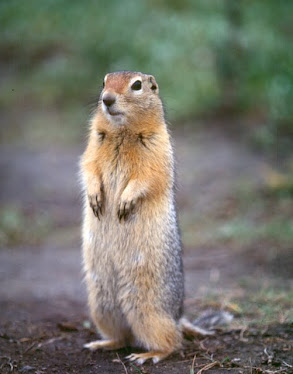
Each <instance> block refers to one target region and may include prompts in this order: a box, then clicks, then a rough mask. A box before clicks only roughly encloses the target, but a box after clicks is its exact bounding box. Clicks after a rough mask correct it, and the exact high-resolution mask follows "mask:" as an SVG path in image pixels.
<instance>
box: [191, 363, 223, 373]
mask: <svg viewBox="0 0 293 374" xmlns="http://www.w3.org/2000/svg"><path fill="white" fill-rule="evenodd" d="M217 365H220V363H219V361H214V362H211V363H210V364H207V365H205V366H204V367H203V368H201V369H200V370H199V371H198V372H197V373H196V374H202V372H203V371H207V370H209V369H211V368H213V367H214V366H217Z"/></svg>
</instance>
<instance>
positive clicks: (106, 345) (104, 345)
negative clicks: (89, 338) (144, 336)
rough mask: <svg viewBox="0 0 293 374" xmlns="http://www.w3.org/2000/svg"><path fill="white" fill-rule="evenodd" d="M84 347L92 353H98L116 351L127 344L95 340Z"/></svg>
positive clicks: (116, 341)
mask: <svg viewBox="0 0 293 374" xmlns="http://www.w3.org/2000/svg"><path fill="white" fill-rule="evenodd" d="M83 347H84V348H86V349H89V350H90V351H96V350H97V349H105V350H115V349H120V348H123V347H125V343H124V342H122V341H119V340H95V341H93V342H90V343H87V344H84V346H83Z"/></svg>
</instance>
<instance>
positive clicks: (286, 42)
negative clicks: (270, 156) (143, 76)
mask: <svg viewBox="0 0 293 374" xmlns="http://www.w3.org/2000/svg"><path fill="white" fill-rule="evenodd" d="M292 7H293V4H292V2H291V1H288V0H287V1H282V2H275V1H273V0H269V1H267V2H266V3H265V4H264V3H263V2H262V1H259V0H258V1H254V2H253V4H249V6H247V4H246V3H245V2H241V1H240V2H234V1H228V0H218V1H216V2H213V3H210V2H207V1H203V0H184V1H178V0H171V1H169V2H165V1H147V0H142V1H135V0H128V1H124V2H123V3H122V2H121V1H118V0H113V1H110V2H109V1H106V0H101V1H94V0H90V1H87V2H79V1H70V0H61V1H57V0H51V1H38V0H27V1H26V2H25V3H24V2H23V3H21V2H19V1H17V0H10V1H6V2H5V1H2V2H1V3H0V24H1V31H2V33H1V40H0V51H1V55H2V56H3V59H2V60H3V64H2V65H1V66H2V71H3V72H4V74H2V75H3V77H2V78H3V82H2V86H3V89H2V90H1V93H0V106H1V107H2V108H7V109H8V110H10V109H11V108H16V107H17V108H23V107H27V106H29V107H30V106H32V105H33V106H35V107H38V108H41V109H44V108H48V107H53V108H57V109H60V108H63V107H64V106H73V107H75V108H79V109H81V108H82V107H83V106H84V105H85V103H87V102H88V100H89V98H91V96H92V95H98V93H99V89H100V86H101V82H102V78H103V76H104V74H105V73H106V72H109V71H115V70H124V69H126V70H136V71H144V72H147V73H152V74H153V75H155V76H156V78H157V80H158V83H159V86H160V90H161V93H162V97H163V98H164V101H165V103H166V107H167V109H168V117H169V119H170V120H176V119H180V118H190V117H193V116H195V115H201V114H206V113H208V114H210V113H211V112H213V111H214V110H216V109H219V108H224V109H225V110H232V111H233V112H235V111H236V112H238V113H243V112H251V113H259V114H260V117H261V119H262V120H263V126H264V129H265V130H264V131H263V132H261V134H259V135H256V139H257V140H256V141H257V142H258V144H260V145H263V146H264V147H268V148H269V149H270V152H272V151H273V149H272V145H273V144H275V141H274V140H275V139H276V138H277V132H279V133H280V132H281V133H284V134H285V138H286V137H287V138H289V137H290V136H292V131H291V124H292V113H293V112H292V110H293V109H292V105H291V102H292V98H293V74H292V71H293V70H292V64H293V53H292V48H291V45H292V40H291V33H292V22H291V18H290V14H291V13H292V9H293V8H292ZM280 20H282V22H280ZM290 134H291V135H290ZM289 135H290V136H289Z"/></svg>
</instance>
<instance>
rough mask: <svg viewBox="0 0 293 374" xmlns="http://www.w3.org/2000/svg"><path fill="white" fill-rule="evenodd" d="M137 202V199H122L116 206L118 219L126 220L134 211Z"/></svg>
mask: <svg viewBox="0 0 293 374" xmlns="http://www.w3.org/2000/svg"><path fill="white" fill-rule="evenodd" d="M136 204H137V199H122V198H121V200H120V203H119V206H118V213H117V214H118V219H119V222H121V221H122V220H123V219H124V221H126V220H127V219H128V218H129V216H130V215H131V214H133V213H134V210H135V207H136Z"/></svg>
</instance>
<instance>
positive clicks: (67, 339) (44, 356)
mask: <svg viewBox="0 0 293 374" xmlns="http://www.w3.org/2000/svg"><path fill="white" fill-rule="evenodd" d="M175 140H176V150H177V152H176V153H177V160H178V169H179V171H178V181H179V183H178V185H179V187H178V189H179V192H178V204H179V214H180V215H184V214H185V213H186V212H187V214H188V212H189V211H192V210H197V211H198V212H200V213H201V214H209V215H210V214H211V212H213V211H216V210H217V207H218V205H219V203H220V202H222V201H223V200H225V199H227V198H229V196H230V191H231V187H232V186H234V185H235V184H237V183H239V180H243V179H249V181H251V183H254V184H255V185H257V184H258V183H259V180H260V170H261V167H262V162H263V161H262V159H261V158H260V156H258V155H255V154H253V153H252V152H251V151H249V150H248V149H247V147H245V146H244V145H243V144H242V142H241V141H239V137H238V138H237V137H236V138H233V136H232V137H231V136H227V134H226V135H224V134H222V133H221V132H219V131H218V130H215V129H210V130H209V131H207V130H204V131H203V130H202V131H200V132H198V133H197V134H196V133H193V132H191V131H190V129H189V128H188V127H187V128H182V129H180V131H176V133H175ZM81 152H82V148H81V147H68V148H64V147H63V148H61V147H58V146H55V147H52V148H50V149H45V150H42V151H40V150H36V149H35V150H31V149H27V148H26V147H25V146H22V147H19V146H15V147H14V148H11V147H8V146H7V147H2V149H1V153H0V173H1V175H0V177H1V183H2V186H1V204H2V205H3V204H4V203H5V204H7V203H14V204H19V205H20V206H22V207H24V209H27V210H30V211H31V212H34V213H35V212H39V211H41V212H46V214H48V216H49V217H51V225H52V227H51V230H49V233H48V235H46V237H44V238H43V240H42V241H41V243H40V244H39V245H34V246H32V245H27V244H23V245H22V246H17V247H16V248H2V249H1V250H0V281H1V288H0V313H1V314H0V322H1V325H0V326H1V327H0V372H1V373H35V374H45V373H62V374H65V373H105V374H106V373H160V374H161V373H162V374H163V373H197V372H198V373H202V371H208V372H211V373H293V355H292V348H293V347H292V345H293V328H292V327H293V326H292V324H290V323H288V322H284V323H277V322H276V324H273V325H269V326H263V325H261V326H257V325H250V326H249V327H247V328H246V327H244V328H229V327H228V328H227V329H224V330H219V331H218V333H217V334H216V335H215V336H213V337H208V338H204V339H196V340H193V341H189V340H186V341H185V345H184V349H182V351H180V352H178V353H175V354H173V355H172V356H170V357H169V358H168V359H167V360H165V361H163V362H161V363H159V364H157V365H153V364H152V363H145V364H144V365H143V366H142V367H138V366H136V365H134V364H131V363H129V362H126V361H125V360H124V357H125V356H126V355H128V354H129V353H131V352H133V351H134V349H133V348H127V349H123V350H119V351H116V352H103V351H101V352H100V351H99V352H93V353H92V352H88V351H86V350H84V349H83V348H82V346H83V344H84V343H86V342H88V341H91V340H94V339H96V336H97V335H96V332H95V331H94V328H93V326H92V325H91V324H90V323H89V317H88V313H87V307H86V295H85V288H84V285H83V282H82V271H81V255H80V238H79V230H80V228H79V226H80V220H81V218H80V217H81V214H80V210H81V201H80V194H79V187H78V182H77V163H78V157H79V155H80V154H81ZM31 216H32V217H34V214H32V215H31ZM30 224H31V222H30V221H29V219H28V220H27V222H24V229H25V226H26V225H30ZM183 229H184V228H183ZM184 265H185V280H186V299H187V300H186V311H187V314H188V315H189V316H190V315H192V316H194V315H195V314H196V313H198V312H199V311H200V309H201V307H200V306H198V305H194V302H193V301H194V300H200V298H201V297H203V296H206V295H207V294H209V292H213V293H215V292H217V291H219V292H221V293H222V294H225V293H226V294H228V293H229V292H238V291H239V279H240V278H241V277H243V276H247V275H249V276H251V277H252V278H254V279H255V281H256V283H257V281H258V280H260V279H262V277H276V279H280V278H282V274H281V270H279V274H277V275H276V274H274V273H271V272H269V270H268V269H267V268H266V267H264V266H262V265H261V264H259V263H258V264H256V263H255V261H248V260H247V258H245V256H239V255H238V254H237V252H233V251H231V249H229V248H226V247H222V246H216V245H215V246H214V247H210V248H206V247H199V246H188V247H187V248H185V254H184ZM283 281H284V282H288V277H286V279H284V280H283ZM135 351H137V350H135ZM201 369H202V371H201Z"/></svg>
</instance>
